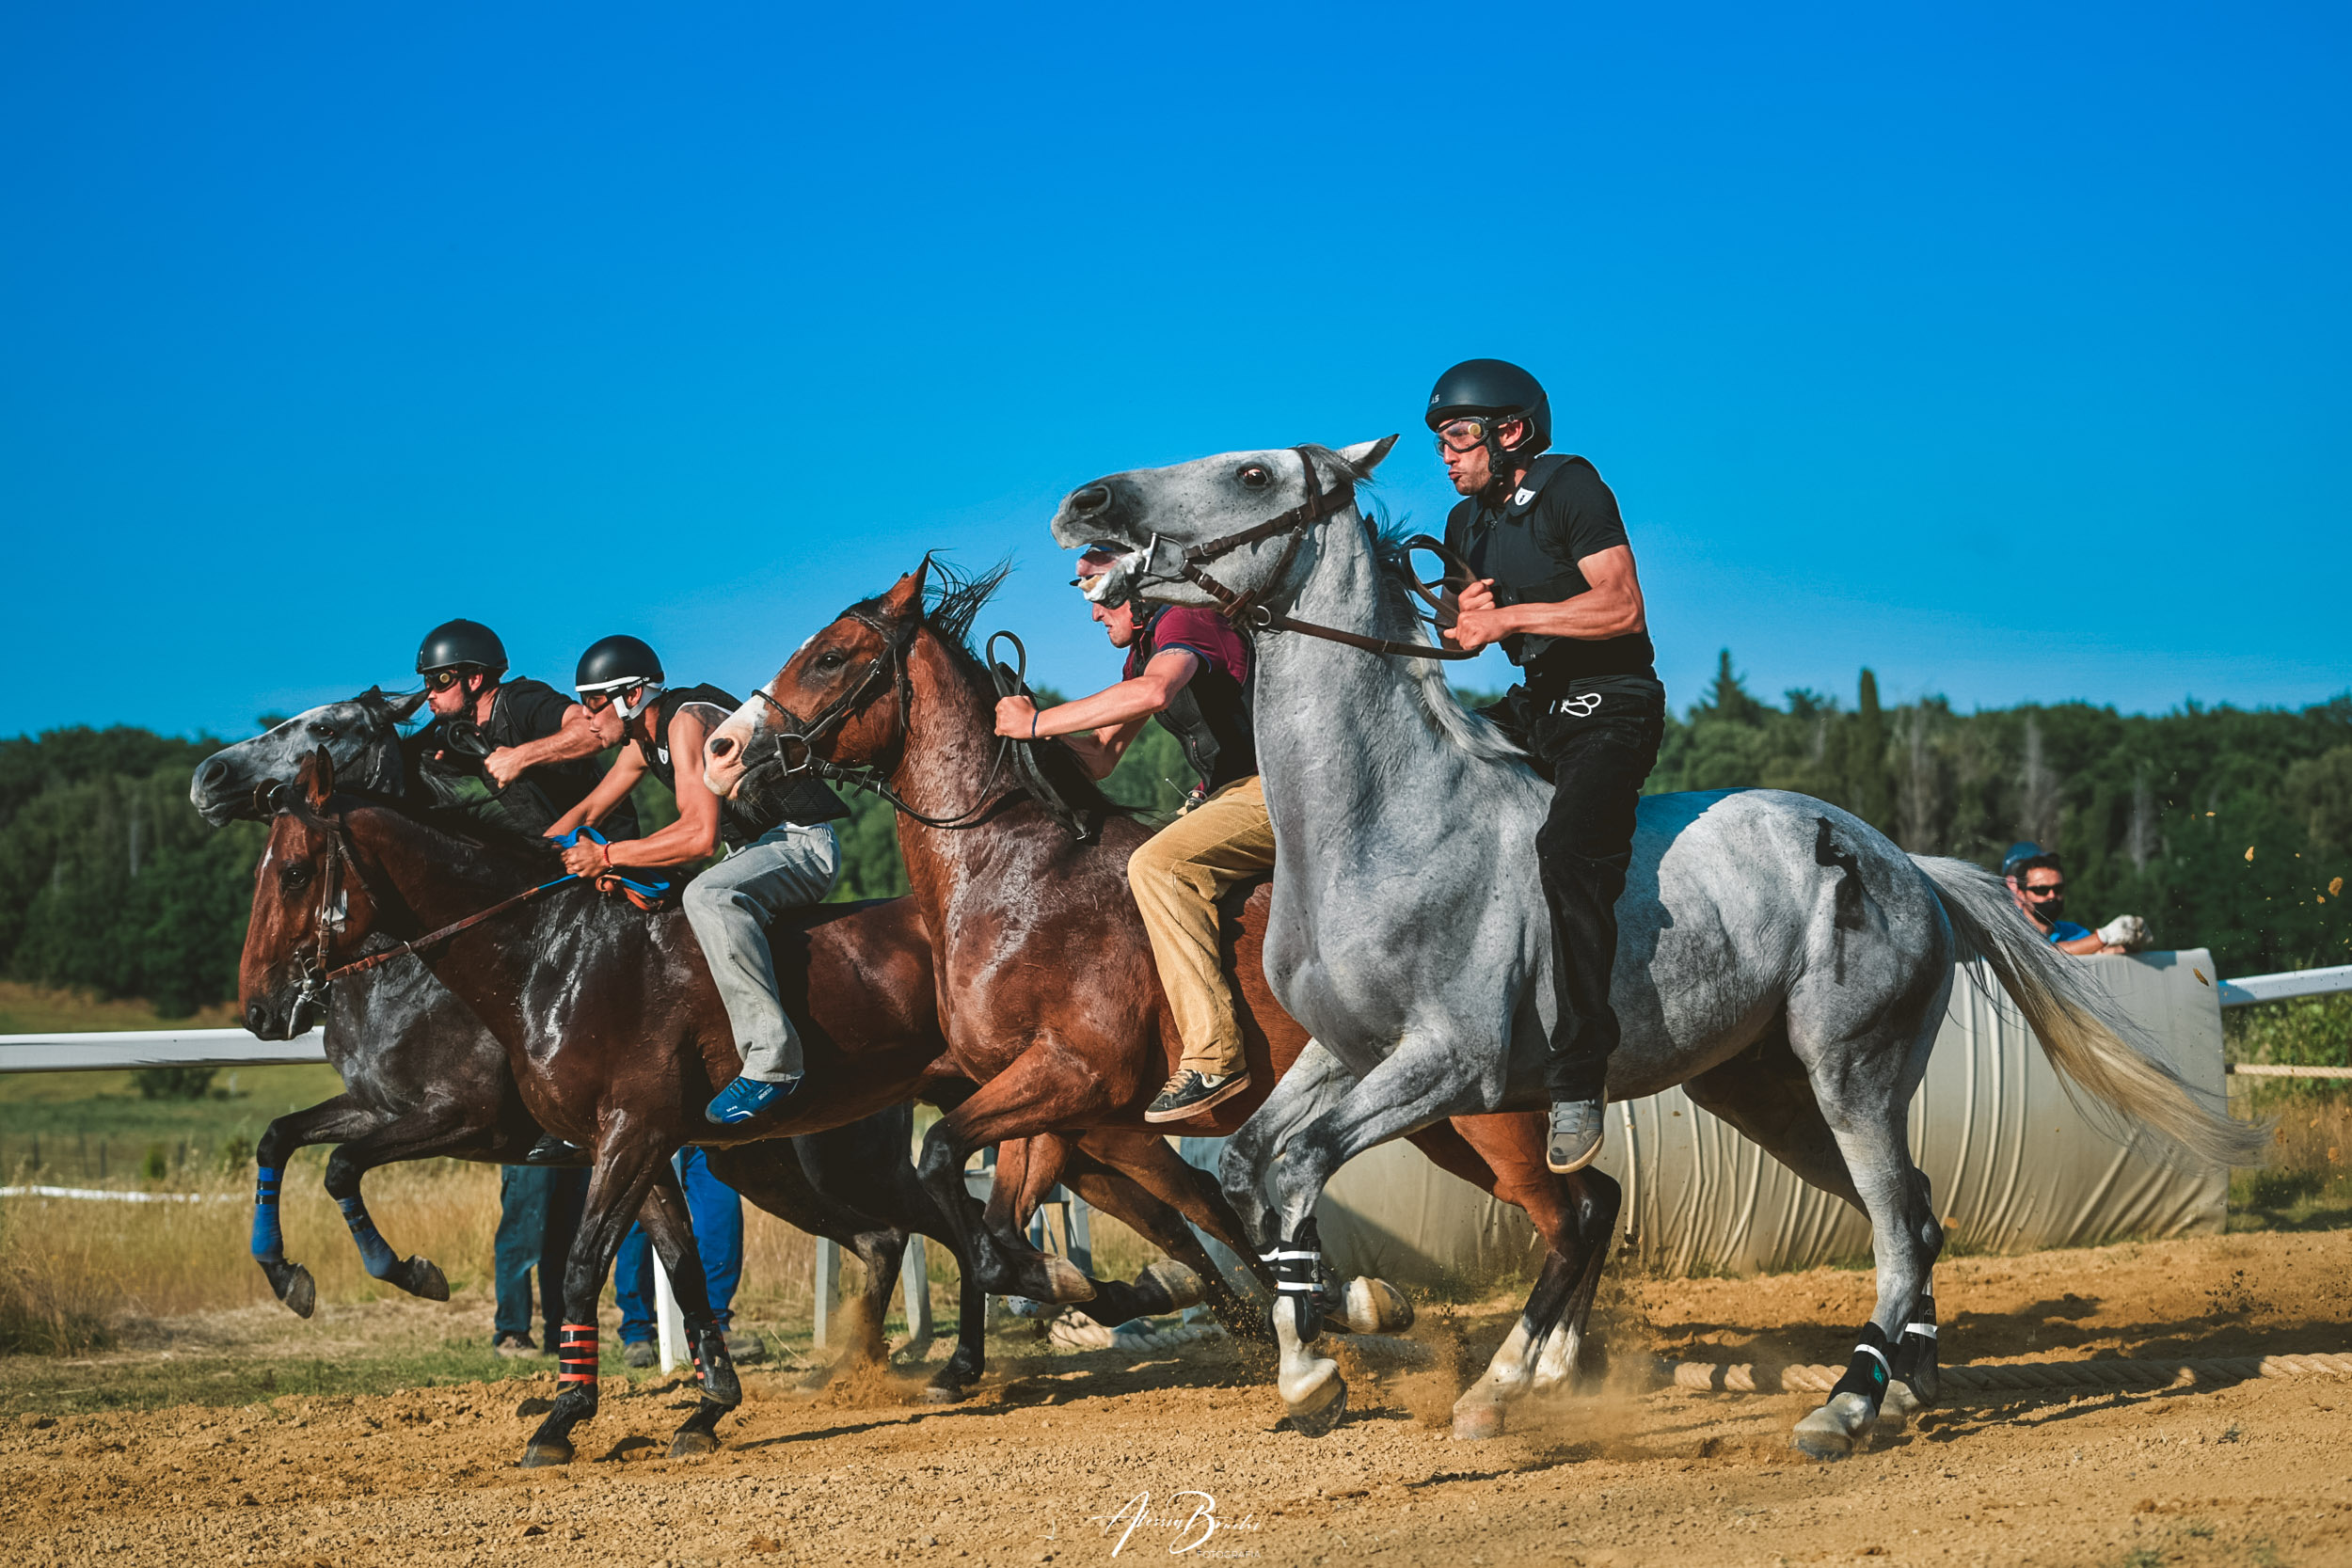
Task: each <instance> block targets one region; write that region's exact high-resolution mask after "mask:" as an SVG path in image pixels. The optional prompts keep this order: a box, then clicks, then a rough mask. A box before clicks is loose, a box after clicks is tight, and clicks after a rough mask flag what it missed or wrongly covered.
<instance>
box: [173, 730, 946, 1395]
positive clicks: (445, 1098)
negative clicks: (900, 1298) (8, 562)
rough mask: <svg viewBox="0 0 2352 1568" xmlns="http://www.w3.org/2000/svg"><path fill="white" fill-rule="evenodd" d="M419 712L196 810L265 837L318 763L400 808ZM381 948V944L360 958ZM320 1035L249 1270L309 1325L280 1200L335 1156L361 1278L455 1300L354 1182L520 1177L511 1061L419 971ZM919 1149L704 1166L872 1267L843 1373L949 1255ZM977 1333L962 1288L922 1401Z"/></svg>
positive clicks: (871, 1147) (235, 751)
mask: <svg viewBox="0 0 2352 1568" xmlns="http://www.w3.org/2000/svg"><path fill="white" fill-rule="evenodd" d="M421 701H422V694H421V693H418V694H415V695H411V696H407V697H399V698H394V697H389V696H387V695H386V694H385V693H384V692H383V691H382V690H380V689H369V690H367V691H364V692H362V693H360V694H359V695H358V696H357V697H354V698H352V699H350V700H349V701H347V702H342V703H328V704H325V705H321V706H318V707H315V708H311V709H310V710H309V711H308V712H305V713H300V714H297V715H295V716H294V718H292V719H289V720H287V721H284V722H283V723H280V724H278V725H277V726H276V727H274V728H272V729H270V730H269V731H267V732H266V733H264V734H262V735H260V736H254V737H253V738H252V739H249V740H243V741H239V742H238V743H237V744H235V745H233V746H230V747H228V748H226V749H224V750H222V751H220V752H215V754H214V755H212V756H211V757H208V758H206V759H205V761H204V762H202V763H201V764H199V766H198V767H197V768H196V772H195V777H194V779H193V780H192V781H191V782H190V785H189V791H188V793H189V799H190V800H191V801H192V802H193V803H194V804H195V806H196V809H197V811H198V812H199V814H201V815H202V816H203V817H204V819H205V820H206V821H208V822H210V823H212V824H213V825H214V826H215V827H218V826H220V825H222V824H224V823H227V822H230V821H232V820H236V819H239V818H245V819H254V820H258V819H260V818H262V816H264V815H265V812H264V809H263V808H262V806H261V805H260V804H259V803H258V802H259V800H260V797H261V794H262V791H264V790H266V789H268V788H270V787H271V786H274V785H277V784H286V783H291V782H292V781H293V780H294V777H295V775H296V773H297V771H298V769H299V768H300V767H301V765H302V763H303V762H305V761H307V760H308V759H309V758H310V756H311V755H312V754H313V753H314V752H317V751H320V750H322V749H323V750H325V751H326V752H327V754H328V756H329V757H330V758H331V759H332V760H333V762H334V765H335V769H336V775H337V777H338V778H339V779H341V780H342V781H344V782H345V784H346V786H352V785H356V786H357V787H358V788H360V789H362V790H366V791H370V792H373V793H375V794H380V795H386V796H400V797H407V796H410V795H412V794H413V791H412V790H411V789H410V787H409V780H410V776H411V774H412V773H413V771H414V767H415V763H414V759H413V757H410V756H408V755H405V749H404V747H403V745H402V737H401V734H400V725H401V723H402V721H405V720H406V719H408V718H409V717H410V716H411V715H412V714H413V713H414V712H415V711H416V709H417V707H418V706H419V705H420V704H421ZM390 944H391V939H390V938H389V937H384V936H380V935H379V936H378V937H377V938H375V939H373V942H371V943H369V944H368V945H369V946H371V947H382V946H389V945H390ZM300 1022H301V1021H297V1023H296V1027H297V1032H298V1029H299V1026H300ZM325 1022H326V1031H325V1038H326V1055H327V1060H328V1062H329V1063H330V1064H331V1065H332V1066H333V1067H334V1069H335V1070H336V1071H337V1073H338V1074H340V1075H341V1076H342V1080H343V1091H342V1093H341V1094H338V1095H336V1096H334V1097H333V1098H332V1099H329V1100H326V1101H321V1102H320V1103H319V1104H316V1105H313V1106H310V1107H309V1108H308V1109H306V1110H301V1111H293V1112H289V1113H288V1114H286V1115H285V1116H282V1117H278V1118H276V1119H275V1120H273V1121H272V1122H271V1123H270V1124H269V1127H268V1129H267V1130H266V1131H265V1132H263V1133H262V1139H261V1146H260V1148H258V1150H257V1151H256V1163H257V1164H258V1165H259V1167H260V1177H259V1180H258V1181H257V1183H256V1199H255V1204H254V1216H253V1256H254V1259H255V1261H256V1262H258V1263H259V1264H260V1265H261V1267H262V1272H263V1274H264V1275H266V1276H267V1277H268V1279H269V1282H270V1286H271V1289H272V1290H273V1291H276V1293H277V1295H278V1300H280V1301H282V1302H284V1303H285V1304H286V1305H287V1306H288V1307H291V1308H293V1309H294V1311H295V1312H296V1313H298V1314H300V1315H301V1316H303V1317H306V1318H307V1317H309V1316H310V1313H311V1310H312V1308H313V1306H314V1304H315V1301H316V1288H315V1286H314V1284H313V1282H312V1280H311V1276H310V1270H309V1269H307V1268H305V1267H304V1266H303V1265H302V1264H300V1263H298V1262H294V1261H292V1260H290V1259H288V1258H287V1257H286V1255H285V1243H284V1234H283V1230H282V1227H280V1225H279V1223H278V1182H279V1180H280V1179H281V1177H282V1174H283V1172H284V1171H285V1169H286V1164H287V1162H288V1161H289V1160H290V1159H291V1158H292V1157H293V1155H294V1152H295V1151H296V1150H298V1149H301V1148H307V1147H309V1146H310V1145H313V1144H328V1143H331V1144H336V1145H338V1146H339V1147H338V1148H336V1150H335V1152H334V1154H333V1155H332V1156H331V1157H329V1159H328V1160H327V1163H326V1191H327V1194H328V1196H331V1197H333V1198H334V1199H335V1201H336V1203H337V1205H338V1206H339V1207H340V1208H341V1210H342V1214H343V1219H344V1223H345V1224H346V1225H347V1226H348V1227H350V1229H351V1233H352V1237H353V1240H354V1241H355V1242H356V1243H358V1247H359V1251H360V1257H361V1259H362V1260H363V1262H364V1264H365V1266H366V1268H367V1270H368V1272H369V1273H370V1274H371V1275H374V1276H375V1277H376V1278H378V1279H382V1280H385V1281H386V1282H388V1283H389V1284H391V1285H394V1286H397V1287H398V1288H399V1289H401V1290H403V1291H407V1292H408V1293H409V1294H411V1295H417V1296H422V1297H424V1298H426V1299H427V1300H432V1301H445V1300H447V1299H448V1298H449V1284H448V1281H447V1279H446V1278H445V1277H444V1276H443V1275H442V1273H441V1270H440V1267H439V1266H438V1265H437V1264H436V1263H435V1262H434V1261H433V1260H432V1259H427V1258H422V1257H418V1256H414V1255H412V1256H409V1257H407V1258H402V1257H401V1256H400V1255H399V1253H398V1252H397V1251H396V1250H394V1249H393V1248H392V1247H391V1245H390V1244H389V1243H387V1242H386V1241H385V1240H384V1237H383V1235H382V1233H381V1232H380V1231H379V1230H378V1229H377V1227H376V1225H375V1222H374V1220H373V1217H372V1216H371V1215H370V1214H369V1212H368V1209H367V1203H366V1200H365V1198H364V1196H362V1194H361V1183H362V1180H364V1178H365V1177H366V1175H367V1173H368V1172H369V1171H371V1170H373V1169H375V1168H376V1167H378V1166H380V1165H386V1164H398V1163H400V1162H402V1161H407V1160H422V1159H431V1158H435V1157H443V1158H449V1159H458V1160H470V1161H478V1162H481V1163H483V1164H513V1163H516V1162H517V1161H519V1160H521V1159H522V1157H523V1153H524V1151H525V1150H527V1149H529V1148H531V1146H532V1144H533V1143H534V1142H535V1141H536V1140H537V1139H538V1137H539V1134H540V1132H541V1129H540V1127H539V1125H538V1123H536V1122H535V1121H533V1120H532V1117H531V1114H530V1113H529V1112H528V1111H526V1110H525V1109H524V1108H523V1103H522V1098H521V1095H520V1092H519V1091H518V1090H517V1088H516V1082H515V1075H514V1073H513V1071H511V1070H510V1069H508V1067H507V1065H506V1051H505V1048H504V1047H503V1046H501V1045H500V1044H499V1042H498V1038H497V1037H495V1036H493V1035H492V1034H491V1033H490V1032H489V1031H488V1030H487V1029H485V1028H484V1027H483V1026H482V1022H481V1021H480V1020H479V1019H477V1018H475V1017H474V1015H473V1014H472V1013H471V1012H470V1011H469V1010H468V1009H467V1007H466V1006H465V1004H464V1003H462V1002H460V1001H458V1000H457V998H456V997H454V996H453V995H451V994H450V992H449V990H448V988H447V987H445V986H443V985H442V984H441V983H440V981H438V980H437V979H436V978H434V976H433V974H432V972H431V971H430V970H428V969H427V968H426V967H425V966H424V964H423V963H422V962H421V960H419V959H417V958H403V959H400V960H397V961H395V962H393V963H389V964H387V965H384V966H383V967H381V968H378V969H374V970H371V971H369V972H367V973H366V974H358V975H354V976H352V977H350V978H349V979H348V980H346V981H344V982H342V983H341V984H339V985H337V986H335V987H333V988H332V989H331V993H330V995H329V997H328V1000H327V1005H326V1021H325ZM913 1132H914V1129H913V1110H912V1107H910V1106H906V1105H898V1106H893V1107H890V1108H888V1109H885V1110H882V1111H878V1112H876V1113H875V1114H874V1115H873V1116H871V1117H865V1118H862V1119H860V1120H858V1121H854V1122H851V1123H849V1124H848V1125H846V1126H843V1127H839V1128H834V1129H829V1130H827V1131H825V1132H816V1133H811V1134H809V1135H808V1136H806V1137H804V1138H797V1139H793V1140H790V1141H789V1142H788V1143H783V1144H754V1145H746V1146H744V1147H742V1148H732V1149H717V1150H713V1151H712V1154H711V1168H712V1170H713V1171H714V1172H716V1173H717V1174H718V1175H719V1176H720V1178H721V1179H722V1180H725V1181H727V1182H728V1184H729V1185H731V1186H733V1187H735V1188H736V1190H737V1191H739V1192H742V1193H745V1194H747V1195H749V1196H751V1197H752V1199H753V1201H754V1202H756V1203H758V1204H759V1205H760V1207H762V1208H764V1209H766V1210H767V1211H768V1212H771V1213H772V1214H774V1215H776V1216H777V1217H778V1218H780V1219H782V1220H784V1221H785V1222H786V1223H787V1224H789V1225H793V1226H797V1227H800V1228H801V1229H803V1230H806V1231H810V1232H813V1233H814V1234H817V1235H819V1236H823V1237H827V1238H828V1239H830V1240H832V1241H834V1242H836V1243H840V1244H841V1245H843V1246H845V1247H848V1248H850V1250H851V1251H853V1252H854V1253H856V1255H857V1256H858V1258H859V1259H861V1260H862V1261H863V1262H864V1263H865V1264H866V1289H865V1291H864V1293H863V1294H862V1295H861V1296H860V1297H859V1299H858V1301H857V1302H856V1303H854V1304H853V1305H852V1306H851V1307H850V1311H849V1312H848V1314H847V1317H848V1320H849V1323H850V1335H849V1344H848V1347H847V1349H848V1354H849V1357H850V1360H851V1361H852V1362H862V1361H871V1360H877V1359H880V1358H881V1357H882V1355H884V1354H886V1349H887V1347H886V1345H885V1343H884V1341H883V1338H882V1323H883V1319H884V1316H885V1315H886V1313H887V1311H888V1308H889V1304H890V1298H891V1292H892V1290H893V1288H894V1287H895V1286H896V1284H897V1281H898V1270H899V1268H900V1265H901V1262H902V1259H903V1257H904V1254H905V1250H906V1243H907V1238H908V1237H909V1236H910V1235H914V1234H923V1235H929V1236H930V1237H932V1238H934V1239H935V1240H938V1241H940V1242H941V1243H943V1244H946V1245H947V1246H948V1247H950V1248H951V1249H952V1248H953V1246H954V1244H955V1243H954V1233H953V1232H952V1231H951V1230H950V1229H949V1228H948V1227H947V1226H946V1222H945V1221H944V1220H943V1219H942V1218H941V1216H940V1214H939V1212H938V1210H937V1208H936V1207H935V1206H934V1205H933V1204H932V1202H931V1200H930V1194H929V1193H928V1192H927V1191H926V1190H925V1189H924V1188H923V1187H922V1186H921V1185H920V1183H918V1182H917V1181H916V1180H915V1179H914V1165H913V1164H912V1161H911V1158H910V1150H911V1148H912V1147H913ZM986 1323H987V1297H986V1295H985V1293H984V1292H982V1291H980V1290H979V1289H978V1288H977V1285H969V1284H967V1285H966V1286H965V1287H964V1288H963V1291H962V1299H961V1304H960V1308H959V1312H958V1334H959V1339H960V1342H959V1345H958V1347H957V1350H956V1353H955V1354H953V1355H951V1356H950V1357H949V1358H948V1360H947V1362H946V1365H945V1366H944V1367H942V1368H941V1369H940V1371H939V1374H938V1376H937V1377H936V1378H935V1379H934V1380H933V1383H932V1386H931V1388H930V1397H932V1398H935V1399H947V1398H952V1397H955V1396H957V1395H959V1394H960V1393H961V1390H962V1389H963V1388H964V1387H965V1386H968V1385H969V1384H970V1383H971V1382H973V1381H974V1380H976V1379H977V1378H978V1376H979V1375H980V1373H981V1371H982V1370H983V1364H984V1356H985V1349H984V1333H985V1327H986ZM554 1348H555V1347H553V1346H549V1347H548V1349H549V1351H550V1352H552V1351H553V1349H554Z"/></svg>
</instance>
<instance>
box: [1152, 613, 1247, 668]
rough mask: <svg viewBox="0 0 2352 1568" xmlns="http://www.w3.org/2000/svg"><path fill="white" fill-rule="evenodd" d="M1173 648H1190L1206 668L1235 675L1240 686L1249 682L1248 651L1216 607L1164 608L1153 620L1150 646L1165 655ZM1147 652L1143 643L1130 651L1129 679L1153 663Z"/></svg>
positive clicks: (1155, 652) (1153, 650)
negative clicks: (1147, 656) (1145, 654)
mask: <svg viewBox="0 0 2352 1568" xmlns="http://www.w3.org/2000/svg"><path fill="white" fill-rule="evenodd" d="M1170 648H1184V649H1186V650H1188V651H1189V652H1191V653H1192V654H1193V655H1194V656H1195V657H1198V658H1199V659H1200V662H1201V663H1202V664H1203V665H1205V666H1206V667H1207V668H1209V669H1211V670H1215V671H1217V672H1219V673H1223V674H1226V675H1229V676H1231V677H1232V680H1233V683H1234V684H1235V685H1237V686H1240V685H1247V684H1248V680H1249V650H1248V647H1247V646H1245V645H1244V644H1243V642H1242V640H1241V634H1240V633H1238V632H1236V631H1234V630H1233V627H1232V623H1231V622H1229V621H1227V620H1226V619H1225V617H1224V616H1222V615H1219V614H1218V613H1217V612H1216V610H1202V609H1200V608H1199V607H1198V606H1195V605H1184V604H1177V605H1169V606H1168V608H1167V609H1166V610H1161V611H1160V612H1159V614H1158V615H1157V616H1155V617H1154V618H1153V619H1152V636H1151V640H1150V649H1151V652H1152V653H1154V654H1164V653H1166V652H1168V649H1170ZM1144 651H1145V644H1144V643H1142V642H1137V643H1136V645H1135V646H1134V647H1132V648H1130V649H1128V650H1127V669H1126V678H1127V679H1129V680H1133V679H1135V678H1136V676H1137V675H1140V674H1142V673H1143V666H1144V664H1147V663H1149V662H1151V661H1150V660H1149V659H1148V658H1144V657H1142V656H1143V654H1144Z"/></svg>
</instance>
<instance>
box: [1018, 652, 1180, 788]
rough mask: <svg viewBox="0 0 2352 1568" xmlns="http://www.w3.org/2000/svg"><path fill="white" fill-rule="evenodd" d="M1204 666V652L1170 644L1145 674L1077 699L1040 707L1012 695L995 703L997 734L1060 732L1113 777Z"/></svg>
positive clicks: (1093, 768) (1095, 769)
mask: <svg viewBox="0 0 2352 1568" xmlns="http://www.w3.org/2000/svg"><path fill="white" fill-rule="evenodd" d="M1199 670H1200V656H1199V655H1198V654H1195V653H1194V652H1193V651H1192V650H1191V649H1189V648H1168V649H1167V650H1165V651H1163V652H1160V653H1156V654H1153V655H1152V662H1151V663H1149V664H1147V665H1145V666H1144V667H1143V673H1141V674H1139V675H1136V676H1135V677H1134V678H1133V679H1131V680H1123V681H1120V683H1119V684H1118V685H1117V686H1110V687H1105V688H1104V689H1102V690H1100V691H1097V692H1096V693H1095V694H1094V695H1093V696H1091V697H1081V698H1079V699H1078V700H1077V701H1076V702H1074V703H1063V704H1062V705H1059V706H1058V707H1049V708H1040V707H1038V706H1037V705H1035V704H1033V703H1031V702H1030V701H1029V699H1027V698H1026V697H1007V698H1005V699H1003V700H1002V701H1000V702H999V703H998V704H997V705H996V733H997V734H998V735H1003V736H1011V737H1012V738H1014V739H1016V740H1027V739H1029V738H1030V737H1031V736H1036V738H1038V739H1040V740H1042V739H1044V738H1045V737H1046V736H1060V737H1061V738H1062V739H1063V740H1064V741H1066V742H1068V743H1069V746H1070V749H1071V750H1072V751H1073V752H1077V753H1078V759H1079V760H1080V761H1081V762H1083V763H1085V764H1086V768H1087V771H1088V772H1089V773H1091V774H1093V775H1094V776H1095V777H1096V778H1098V779H1103V778H1108V777H1109V776H1110V772H1111V769H1112V768H1117V767H1118V766H1119V759H1120V756H1122V755H1123V754H1125V752H1126V750H1127V748H1128V746H1129V745H1130V744H1131V743H1132V742H1133V741H1134V740H1135V738H1136V736H1138V735H1140V734H1142V733H1143V726H1144V724H1145V723H1146V722H1147V721H1149V720H1150V719H1151V717H1152V715H1153V714H1155V713H1157V712H1159V711H1160V710H1161V709H1162V708H1164V707H1166V706H1168V704H1169V703H1170V702H1171V701H1173V700H1174V698H1175V696H1176V693H1178V692H1179V691H1182V690H1183V689H1184V687H1185V685H1186V683H1188V682H1189V681H1190V680H1191V679H1192V677H1193V675H1194V674H1195V673H1197V672H1198V671H1199Z"/></svg>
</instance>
